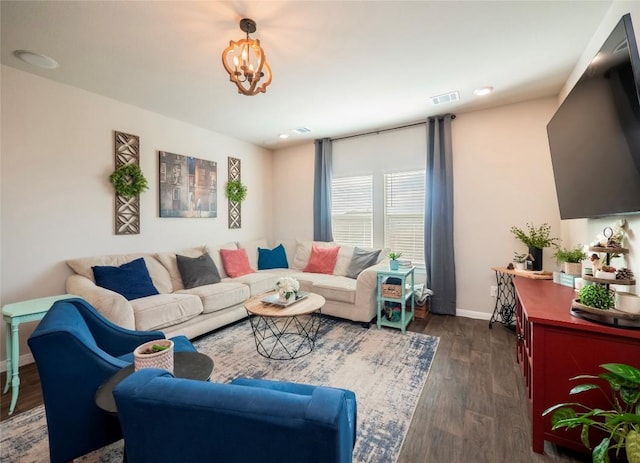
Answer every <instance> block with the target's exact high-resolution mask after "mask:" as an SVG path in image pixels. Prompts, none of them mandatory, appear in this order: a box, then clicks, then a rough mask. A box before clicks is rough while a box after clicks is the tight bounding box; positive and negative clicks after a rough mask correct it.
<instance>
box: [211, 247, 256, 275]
mask: <svg viewBox="0 0 640 463" xmlns="http://www.w3.org/2000/svg"><path fill="white" fill-rule="evenodd" d="M220 257H222V265H224V271H225V272H226V274H227V275H229V276H230V277H231V278H236V277H241V276H242V275H246V274H248V273H254V272H255V270H254V269H253V268H251V265H249V258H248V257H247V250H246V249H244V248H243V249H220Z"/></svg>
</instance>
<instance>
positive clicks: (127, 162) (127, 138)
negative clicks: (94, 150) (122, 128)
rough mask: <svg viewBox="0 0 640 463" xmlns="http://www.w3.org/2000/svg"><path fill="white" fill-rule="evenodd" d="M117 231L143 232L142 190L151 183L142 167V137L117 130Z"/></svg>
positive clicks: (114, 184)
mask: <svg viewBox="0 0 640 463" xmlns="http://www.w3.org/2000/svg"><path fill="white" fill-rule="evenodd" d="M113 134H114V161H115V170H114V172H113V173H112V174H111V176H110V177H109V179H110V180H111V183H112V184H113V186H114V189H115V192H116V193H115V228H116V235H138V234H140V193H141V192H142V191H144V190H146V189H147V188H149V187H148V185H147V179H145V178H144V175H143V174H142V171H141V170H140V137H138V136H137V135H131V134H128V133H124V132H117V131H114V132H113Z"/></svg>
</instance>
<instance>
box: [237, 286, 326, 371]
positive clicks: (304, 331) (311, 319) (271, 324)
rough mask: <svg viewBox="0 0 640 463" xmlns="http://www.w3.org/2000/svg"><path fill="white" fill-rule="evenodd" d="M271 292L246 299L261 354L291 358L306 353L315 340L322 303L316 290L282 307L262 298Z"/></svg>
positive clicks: (311, 347)
mask: <svg viewBox="0 0 640 463" xmlns="http://www.w3.org/2000/svg"><path fill="white" fill-rule="evenodd" d="M273 295H274V293H273V292H271V293H265V294H261V295H260V296H255V297H252V298H251V299H249V300H248V301H247V302H246V303H245V305H244V308H245V309H246V310H247V314H248V315H249V322H250V323H251V329H252V331H253V337H254V339H255V341H256V350H257V351H258V353H259V354H260V355H262V356H263V357H266V358H268V359H273V360H293V359H296V358H299V357H302V356H303V355H307V354H309V353H310V352H311V351H312V350H313V348H314V347H315V344H316V337H317V335H318V330H319V329H320V322H321V320H322V316H321V309H322V306H324V304H325V299H324V297H322V296H320V295H319V294H314V293H305V297H304V298H303V299H301V300H298V301H296V302H294V303H292V304H289V305H287V306H285V307H283V306H282V305H278V304H276V303H269V302H264V301H263V300H264V299H268V298H269V296H271V298H273Z"/></svg>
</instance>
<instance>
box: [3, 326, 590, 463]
mask: <svg viewBox="0 0 640 463" xmlns="http://www.w3.org/2000/svg"><path fill="white" fill-rule="evenodd" d="M487 326H488V324H487V322H486V321H484V320H473V319H470V318H463V317H447V316H441V315H430V316H429V317H428V319H427V320H425V321H415V322H412V323H411V325H410V326H409V329H410V330H411V331H416V332H420V333H425V334H431V335H434V336H439V337H440V344H439V346H438V352H437V354H436V357H435V359H434V362H433V364H432V366H431V370H430V372H429V377H428V380H427V383H426V385H425V387H424V390H423V391H422V395H421V396H420V400H419V401H418V404H417V407H416V411H415V414H414V416H413V421H412V422H411V427H410V428H409V432H408V434H407V436H406V439H405V441H404V444H403V446H402V451H401V453H400V457H399V458H398V461H397V463H423V462H443V463H444V462H446V463H449V462H464V463H484V462H486V463H503V462H505V463H506V462H517V463H528V462H545V461H563V462H587V461H590V459H589V458H588V456H584V455H578V454H575V453H571V452H569V451H563V450H562V449H558V448H556V447H555V446H553V445H551V444H549V443H548V442H547V443H546V444H545V451H546V453H547V454H546V455H544V456H543V455H538V454H535V453H533V451H532V450H531V431H530V429H531V428H530V421H529V411H528V404H527V400H526V398H525V391H524V385H523V381H522V376H521V375H520V370H519V369H518V366H517V363H516V359H515V334H514V333H513V331H510V330H509V329H507V328H505V327H503V326H501V325H499V324H496V325H494V327H493V329H491V330H490V329H488V327H487ZM371 329H375V328H371ZM0 380H1V381H2V383H1V384H2V386H3V387H4V383H5V373H2V375H1V376H0ZM20 380H21V385H20V397H19V400H18V404H17V406H16V409H15V411H14V414H17V413H21V412H24V411H25V410H29V409H31V408H33V407H35V406H37V405H39V404H41V403H42V394H41V391H40V383H39V378H38V372H37V370H36V368H35V365H34V364H30V365H26V366H24V367H22V368H20ZM9 404H10V394H5V395H3V396H2V398H1V400H0V420H6V419H7V417H8V410H9Z"/></svg>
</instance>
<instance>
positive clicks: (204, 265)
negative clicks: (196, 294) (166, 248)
mask: <svg viewBox="0 0 640 463" xmlns="http://www.w3.org/2000/svg"><path fill="white" fill-rule="evenodd" d="M176 261H177V263H178V271H180V277H181V278H182V284H183V285H184V287H185V288H186V289H190V288H195V287H196V286H204V285H210V284H213V283H220V273H218V269H217V267H216V264H214V263H213V260H212V259H211V256H210V255H209V254H207V253H205V254H202V255H201V256H200V257H187V256H181V255H179V254H176Z"/></svg>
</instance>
